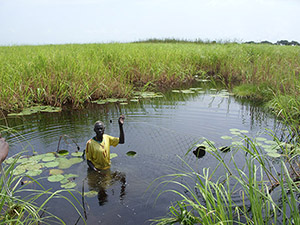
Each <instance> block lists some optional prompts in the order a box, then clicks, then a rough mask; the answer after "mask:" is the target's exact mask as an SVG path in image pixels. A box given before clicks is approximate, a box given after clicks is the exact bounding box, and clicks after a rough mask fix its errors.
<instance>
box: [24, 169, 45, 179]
mask: <svg viewBox="0 0 300 225" xmlns="http://www.w3.org/2000/svg"><path fill="white" fill-rule="evenodd" d="M42 172H43V171H42V170H28V171H27V173H26V175H28V176H31V177H35V176H38V175H40V174H41V173H42Z"/></svg>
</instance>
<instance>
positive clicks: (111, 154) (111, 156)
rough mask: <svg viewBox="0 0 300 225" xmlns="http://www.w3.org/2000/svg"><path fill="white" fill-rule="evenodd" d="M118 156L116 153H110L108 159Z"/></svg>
mask: <svg viewBox="0 0 300 225" xmlns="http://www.w3.org/2000/svg"><path fill="white" fill-rule="evenodd" d="M117 156H118V154H117V153H110V159H113V158H116V157H117Z"/></svg>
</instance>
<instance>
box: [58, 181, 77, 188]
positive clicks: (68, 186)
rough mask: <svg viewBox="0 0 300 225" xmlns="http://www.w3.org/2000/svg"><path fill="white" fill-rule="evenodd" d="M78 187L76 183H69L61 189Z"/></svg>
mask: <svg viewBox="0 0 300 225" xmlns="http://www.w3.org/2000/svg"><path fill="white" fill-rule="evenodd" d="M76 185H77V184H76V183H75V182H69V183H66V184H63V185H61V187H62V188H74V187H76Z"/></svg>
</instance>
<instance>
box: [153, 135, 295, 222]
mask: <svg viewBox="0 0 300 225" xmlns="http://www.w3.org/2000/svg"><path fill="white" fill-rule="evenodd" d="M270 135H271V137H272V138H273V141H272V143H277V144H276V146H277V147H276V148H277V151H278V152H280V154H279V157H280V158H278V156H274V157H276V158H273V157H270V156H269V155H268V154H266V153H265V152H263V150H262V148H261V147H260V145H258V143H257V142H256V140H255V139H251V138H249V137H247V136H244V142H245V143H246V144H245V146H239V147H237V146H236V147H235V150H234V151H233V152H231V153H232V154H231V158H230V160H229V162H231V164H232V165H229V164H228V162H225V160H224V157H225V156H224V155H222V154H224V153H220V151H219V150H218V149H217V148H216V147H214V146H213V144H212V143H211V144H210V150H209V152H210V153H211V154H212V155H213V156H214V157H215V158H216V159H217V160H218V161H219V163H218V165H217V167H216V168H213V169H212V168H203V169H202V171H196V170H195V169H193V168H192V167H191V166H189V165H188V164H187V163H186V162H185V161H184V160H183V159H182V162H183V164H185V165H186V168H187V169H186V170H187V171H178V173H174V174H170V175H167V176H163V177H160V178H157V179H156V180H155V181H154V182H153V183H157V186H156V188H161V192H160V194H159V195H158V197H160V195H162V194H164V193H166V192H169V193H170V192H171V193H174V194H175V195H177V196H178V198H179V199H180V200H178V201H176V202H174V203H171V205H170V207H169V213H168V215H166V216H165V217H162V218H157V219H153V220H152V222H153V224H160V225H162V224H175V223H179V224H299V223H300V214H299V205H300V201H299V196H298V195H299V193H300V189H299V179H300V173H299V171H300V167H299V163H298V160H299V154H300V152H299V150H296V151H295V149H299V146H298V145H297V144H296V145H293V147H292V145H291V144H287V143H283V142H280V140H279V139H278V138H276V137H275V136H274V135H273V134H272V133H270ZM270 142H271V141H270ZM246 146H247V147H246ZM237 151H242V152H244V153H245V160H244V164H243V163H242V165H244V166H239V165H241V163H240V162H237V161H236V160H235V155H236V152H237ZM226 154H228V153H226ZM229 154H230V153H229ZM239 160H241V159H239ZM219 167H221V168H223V170H224V171H225V172H224V175H223V176H221V177H220V176H219V175H218V174H216V171H217V168H219ZM152 185H153V184H152Z"/></svg>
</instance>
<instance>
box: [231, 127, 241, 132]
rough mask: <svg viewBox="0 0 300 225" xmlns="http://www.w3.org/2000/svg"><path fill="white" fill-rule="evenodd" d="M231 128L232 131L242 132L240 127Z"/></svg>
mask: <svg viewBox="0 0 300 225" xmlns="http://www.w3.org/2000/svg"><path fill="white" fill-rule="evenodd" d="M229 130H230V132H240V129H237V128H231V129H229Z"/></svg>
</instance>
